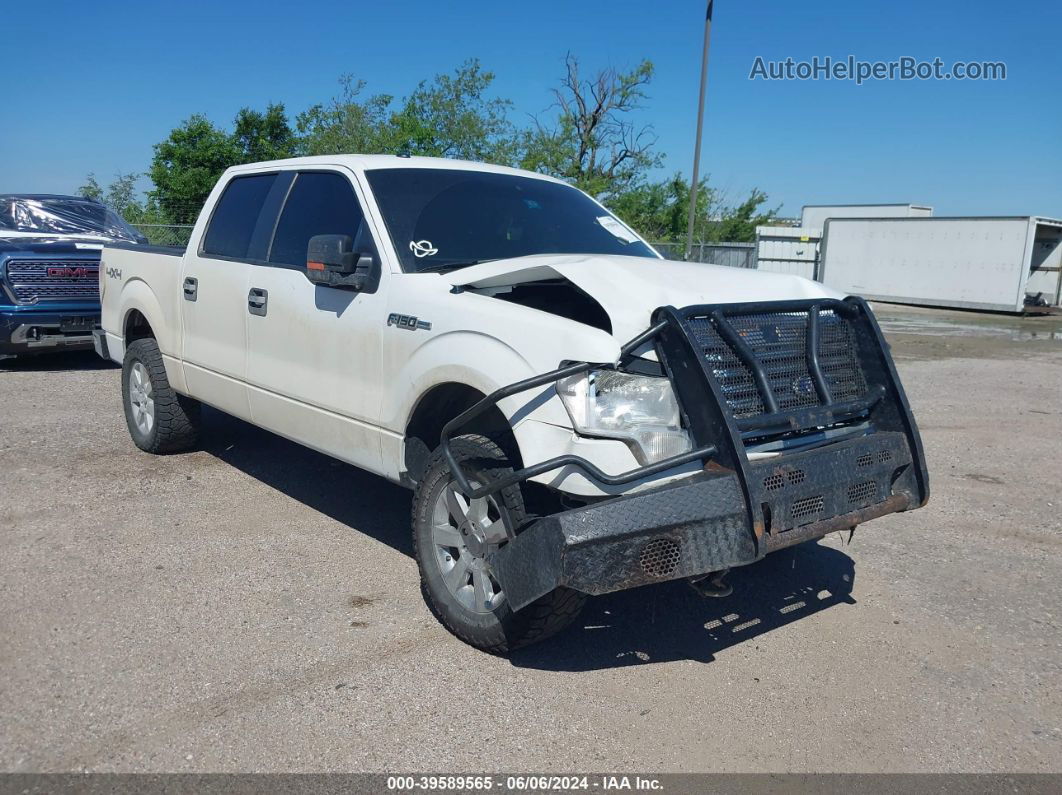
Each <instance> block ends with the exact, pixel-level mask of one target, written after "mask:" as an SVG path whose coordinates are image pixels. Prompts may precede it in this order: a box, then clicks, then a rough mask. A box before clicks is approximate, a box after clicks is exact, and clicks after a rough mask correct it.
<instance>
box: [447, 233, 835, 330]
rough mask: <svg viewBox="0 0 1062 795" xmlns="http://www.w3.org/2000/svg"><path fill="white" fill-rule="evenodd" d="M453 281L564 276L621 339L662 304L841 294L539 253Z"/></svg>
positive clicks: (493, 282) (782, 279)
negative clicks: (599, 309) (594, 305)
mask: <svg viewBox="0 0 1062 795" xmlns="http://www.w3.org/2000/svg"><path fill="white" fill-rule="evenodd" d="M448 277H449V279H450V282H451V284H453V285H454V286H457V287H469V288H473V289H484V288H492V287H508V286H511V285H516V284H526V283H528V282H537V281H546V280H549V279H556V278H558V277H562V278H565V279H567V280H568V281H570V282H572V284H574V285H576V286H577V287H578V288H579V289H581V290H582V291H583V292H585V293H587V294H588V295H590V296H592V297H593V298H594V299H595V300H596V301H597V302H598V303H600V304H601V306H602V307H603V308H604V309H605V311H606V312H607V313H608V315H609V317H610V318H611V320H612V330H613V335H614V336H615V337H616V338H617V339H618V340H619V341H620V342H626V341H627V340H628V339H631V338H632V337H634V336H636V335H637V334H639V333H641V332H642V331H644V330H645V329H646V328H647V327H648V325H649V322H650V317H651V315H652V312H653V310H654V309H656V308H657V307H660V306H676V307H683V306H691V305H694V304H733V303H740V302H745V301H784V300H788V299H794V298H844V294H843V293H839V292H837V291H836V290H831V289H830V288H828V287H826V286H825V285H822V284H820V283H818V282H813V281H811V280H810V279H805V278H803V277H801V276H790V275H786V274H781V273H768V272H766V271H757V270H751V269H748V268H728V267H725V266H723V265H706V264H703V263H699V262H676V261H673V260H659V259H649V258H647V257H621V256H610V255H597V254H578V255H554V254H537V255H534V256H530V257H518V258H516V259H507V260H495V261H493V262H485V263H483V264H481V265H473V266H471V267H468V268H462V269H461V270H458V271H454V272H453V273H451V274H448Z"/></svg>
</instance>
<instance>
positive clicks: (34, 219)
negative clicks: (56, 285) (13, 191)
mask: <svg viewBox="0 0 1062 795" xmlns="http://www.w3.org/2000/svg"><path fill="white" fill-rule="evenodd" d="M3 230H10V231H13V232H36V233H40V234H50V235H82V236H91V237H108V238H111V239H114V240H128V241H130V242H133V243H137V242H140V241H143V240H144V237H143V235H141V234H139V233H138V232H137V231H136V230H135V229H133V228H132V227H131V226H129V224H127V223H126V222H125V221H123V220H122V218H121V216H119V215H118V214H117V213H116V212H114V210H112V209H110V208H109V207H106V206H104V205H102V204H99V203H98V202H93V201H87V200H85V199H79V198H77V197H75V196H49V197H33V196H0V232H2V231H3Z"/></svg>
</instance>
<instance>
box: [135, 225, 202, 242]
mask: <svg viewBox="0 0 1062 795" xmlns="http://www.w3.org/2000/svg"><path fill="white" fill-rule="evenodd" d="M133 226H135V227H136V229H137V231H138V232H140V234H142V235H143V236H144V237H146V238H147V239H148V243H150V244H151V245H153V246H187V245H188V239H189V238H190V237H191V236H192V224H134V225H133Z"/></svg>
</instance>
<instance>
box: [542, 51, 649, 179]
mask: <svg viewBox="0 0 1062 795" xmlns="http://www.w3.org/2000/svg"><path fill="white" fill-rule="evenodd" d="M565 67H566V74H565V76H564V78H563V79H562V80H561V85H560V87H559V88H557V89H555V90H554V92H553V95H554V99H555V103H554V106H555V108H556V109H557V116H556V118H555V119H554V120H553V121H552V122H551V123H543V122H542V121H541V120H537V119H536V122H535V127H534V129H532V130H529V131H527V132H526V133H525V134H524V141H523V154H522V157H521V165H522V166H523V167H524V168H527V169H530V170H532V171H540V172H542V173H545V174H552V175H553V176H557V177H561V178H562V179H566V180H568V181H569V182H571V183H572V184H574V185H575V186H576V187H579V188H582V189H583V190H585V191H586V192H587V193H589V194H591V195H593V196H597V197H599V198H603V199H608V198H610V197H613V196H616V195H618V194H621V193H624V192H626V191H629V190H632V189H634V188H636V187H638V186H639V185H641V184H642V182H643V180H644V179H645V176H646V173H647V172H648V171H650V170H651V169H653V168H656V167H658V166H660V165H661V163H662V162H663V157H662V156H661V155H659V154H656V153H654V152H653V146H654V145H655V144H656V136H655V135H654V134H653V131H652V127H651V126H649V125H642V126H640V125H638V124H636V123H635V122H634V121H633V120H632V115H633V114H634V113H635V112H636V111H637V110H639V109H641V108H642V107H643V101H644V100H646V99H647V98H648V95H647V94H646V91H645V89H646V86H648V84H649V82H650V81H651V80H652V78H653V64H652V63H651V62H650V61H647V60H646V61H642V62H641V63H640V64H638V66H637V67H635V68H634V69H632V70H631V71H629V72H620V71H617V70H616V69H613V68H611V67H610V68H607V69H603V70H601V71H599V72H598V73H597V74H596V75H595V76H594V77H593V78H592V79H584V78H583V77H582V76H581V75H580V73H579V62H578V60H577V59H576V58H575V56H574V55H572V54H571V53H569V54H568V56H567V58H566V59H565Z"/></svg>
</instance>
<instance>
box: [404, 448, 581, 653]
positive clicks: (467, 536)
mask: <svg viewBox="0 0 1062 795" xmlns="http://www.w3.org/2000/svg"><path fill="white" fill-rule="evenodd" d="M451 445H452V449H453V451H454V454H455V455H456V457H457V460H458V462H459V463H460V464H461V467H462V469H463V471H464V472H465V473H466V474H467V475H468V476H469V478H470V483H471V484H472V486H473V487H474V488H475V487H478V486H481V485H483V484H485V483H489V482H490V481H492V480H496V479H497V478H500V477H501V476H503V475H505V474H507V473H509V472H512V468H511V467H510V466H509V464H508V461H507V460H506V457H505V454H504V453H503V452H502V450H501V448H499V447H498V446H497V445H496V444H495V443H494V442H492V441H491V440H490V439H487V438H486V437H484V436H479V435H471V434H470V435H467V436H460V437H458V438H456V439H454V440H453V442H452V443H451ZM523 518H524V502H523V498H522V496H521V493H520V487H519V486H518V485H514V486H509V487H507V488H504V489H501V490H500V491H497V492H495V493H494V494H492V495H490V496H487V497H482V498H480V499H475V500H470V499H469V498H468V496H467V495H466V494H464V493H463V492H462V491H461V490H460V487H459V486H458V485H457V483H456V482H455V481H454V479H453V477H452V476H451V474H450V470H449V467H448V466H447V465H446V461H445V459H444V458H443V455H442V451H441V450H436V451H435V452H434V453H433V454H432V456H431V459H430V460H429V462H428V466H427V470H426V471H425V473H424V477H423V478H421V480H420V483H418V484H417V490H416V493H415V496H414V499H413V548H414V552H415V554H416V558H417V565H418V566H419V567H420V577H421V590H422V591H423V592H424V598H425V601H427V603H428V606H429V607H430V608H431V610H432V612H433V613H434V614H435V616H436V617H437V618H438V619H439V621H441V622H442V623H443V625H445V626H446V628H447V629H449V630H450V631H451V632H452V633H454V634H455V635H456V636H457V637H459V638H460V639H461V640H463V641H465V642H466V643H468V644H470V645H472V646H475V647H476V648H479V649H483V650H484V651H487V652H490V653H492V654H504V653H506V652H508V651H511V650H513V649H517V648H519V647H521V646H527V645H530V644H532V643H536V642H538V641H540V640H544V639H545V638H547V637H549V636H550V635H553V634H555V633H557V632H560V631H561V630H562V629H564V628H565V627H567V626H568V625H569V624H570V623H571V622H572V621H573V620H575V618H576V617H577V616H578V615H579V611H580V610H581V609H582V606H583V602H584V601H585V597H584V596H583V595H582V594H581V593H578V592H576V591H572V590H569V589H567V588H558V589H556V590H555V591H553V592H552V593H548V594H546V595H545V596H543V597H542V598H540V599H538V600H537V601H535V602H533V603H531V604H530V605H528V606H527V607H524V608H523V609H521V610H519V611H514V610H513V609H512V607H511V606H510V605H509V602H508V600H506V598H505V592H504V590H503V589H502V587H501V584H500V583H499V582H498V580H497V579H496V578H495V577H494V574H493V573H492V572H491V570H490V566H489V565H488V564H487V559H486V558H487V555H488V554H489V553H491V552H493V551H494V550H496V549H497V548H498V547H500V546H501V545H503V544H506V543H508V541H509V540H510V539H511V538H513V534H514V528H516V527H518V526H519V525H520V523H521V522H522V521H523Z"/></svg>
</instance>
